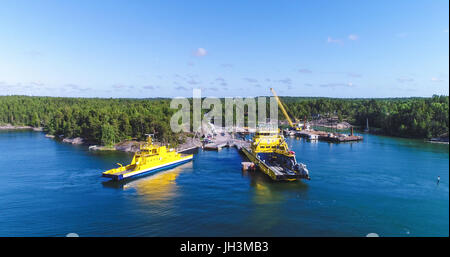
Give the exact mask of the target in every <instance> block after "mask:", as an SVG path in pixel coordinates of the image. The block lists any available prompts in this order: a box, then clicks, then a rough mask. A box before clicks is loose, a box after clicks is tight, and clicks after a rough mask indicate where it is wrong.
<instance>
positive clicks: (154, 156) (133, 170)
mask: <svg viewBox="0 0 450 257" xmlns="http://www.w3.org/2000/svg"><path fill="white" fill-rule="evenodd" d="M192 158H193V155H192V154H189V155H186V154H181V153H177V152H176V151H175V149H168V148H167V147H166V146H157V145H154V144H153V142H152V138H151V136H150V135H149V136H148V139H147V142H146V143H145V144H144V145H142V146H141V147H140V148H139V151H137V152H136V153H135V154H134V156H133V160H132V161H131V163H130V164H128V165H126V166H122V164H120V163H117V164H118V165H119V167H118V168H115V169H111V170H108V171H105V172H103V173H102V176H103V177H106V178H112V179H113V180H115V181H119V180H122V179H125V178H131V177H136V176H141V175H144V174H150V173H155V172H157V171H161V170H164V169H167V168H170V167H174V166H177V165H180V164H182V163H185V162H189V161H191V160H192Z"/></svg>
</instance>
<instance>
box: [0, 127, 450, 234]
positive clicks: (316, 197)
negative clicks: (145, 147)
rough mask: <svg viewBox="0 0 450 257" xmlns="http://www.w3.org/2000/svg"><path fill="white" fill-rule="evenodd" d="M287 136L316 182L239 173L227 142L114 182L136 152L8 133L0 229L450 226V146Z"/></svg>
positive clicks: (1, 157) (399, 230) (1, 135)
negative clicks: (111, 174) (110, 179)
mask: <svg viewBox="0 0 450 257" xmlns="http://www.w3.org/2000/svg"><path fill="white" fill-rule="evenodd" d="M288 142H289V145H290V146H291V147H292V148H293V150H294V151H296V153H297V156H298V159H299V161H302V162H304V163H306V164H307V165H308V168H309V170H310V173H311V177H312V180H311V181H306V182H294V183H273V182H271V181H269V180H268V179H266V177H265V176H263V175H261V174H260V173H249V174H243V173H242V172H241V167H240V162H241V156H240V155H239V154H238V153H237V151H236V150H235V149H224V150H222V151H221V152H206V151H205V152H202V151H199V153H198V154H197V155H196V156H195V159H194V161H193V162H192V163H188V164H184V165H182V166H179V167H177V168H175V169H173V170H170V171H165V172H162V173H159V174H157V175H154V176H149V177H143V178H140V179H137V180H133V181H131V182H129V183H126V184H117V183H104V181H106V179H104V178H101V177H100V174H101V172H102V171H103V170H106V169H110V168H112V167H114V166H115V163H116V162H122V163H127V162H128V161H130V159H131V157H132V156H131V155H129V154H125V153H114V152H89V151H88V150H87V148H86V147H83V146H72V145H68V144H62V143H59V142H56V141H54V140H51V139H47V138H45V137H44V134H42V133H37V132H31V131H21V132H18V131H14V132H13V131H9V132H6V131H3V132H0V166H1V167H2V169H1V170H0V175H1V178H0V236H65V235H66V234H67V233H71V232H73V233H78V234H79V235H80V236H365V235H366V234H368V233H370V232H374V233H378V234H379V235H380V236H448V235H449V184H448V181H449V147H448V145H440V144H430V143H424V142H422V141H418V140H409V139H397V138H390V137H382V136H374V135H365V140H364V141H363V142H360V143H353V144H328V143H324V142H318V143H309V142H306V141H303V140H296V139H288ZM437 176H440V177H441V182H440V184H439V185H437V183H436V178H437ZM102 182H103V183H102Z"/></svg>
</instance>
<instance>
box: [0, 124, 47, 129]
mask: <svg viewBox="0 0 450 257" xmlns="http://www.w3.org/2000/svg"><path fill="white" fill-rule="evenodd" d="M29 129H31V130H33V131H43V128H42V127H32V126H20V125H11V124H6V125H0V130H29Z"/></svg>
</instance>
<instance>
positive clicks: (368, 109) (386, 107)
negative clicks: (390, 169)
mask: <svg viewBox="0 0 450 257" xmlns="http://www.w3.org/2000/svg"><path fill="white" fill-rule="evenodd" d="M281 99H282V101H283V103H284V105H285V107H286V109H287V111H288V113H289V115H290V116H291V117H292V118H297V120H304V119H305V118H306V119H307V120H308V121H309V122H311V124H313V126H314V125H319V126H324V127H329V128H335V129H348V128H350V127H351V126H353V127H359V128H364V127H365V125H366V121H367V120H368V121H369V124H370V127H371V129H372V128H374V129H375V128H376V129H375V131H372V132H374V133H375V134H380V135H387V136H395V137H404V138H416V139H425V140H428V141H430V142H448V126H449V125H448V117H449V116H448V115H449V108H448V106H449V97H448V96H437V95H434V96H433V97H427V98H418V97H411V98H383V99H339V98H319V97H281ZM189 100H190V101H191V103H192V99H189ZM170 101H171V99H169V98H150V99H123V98H119V99H113V98H110V99H106V98H66V97H38V96H0V130H6V129H9V130H11V129H32V130H37V131H44V132H45V133H46V134H47V135H46V136H47V137H49V138H55V139H58V140H61V141H63V142H65V143H71V144H85V145H89V146H91V149H92V150H114V149H115V150H119V151H135V150H136V149H137V148H138V145H139V142H142V141H145V138H146V135H147V134H154V138H155V141H156V142H160V143H161V144H170V145H171V146H173V147H174V148H180V147H183V146H185V147H188V146H193V145H198V144H199V142H200V140H199V139H196V141H195V142H194V139H193V138H192V134H189V133H173V132H172V131H171V129H170V118H171V117H172V115H173V114H174V113H175V112H177V111H178V110H177V109H171V108H170ZM221 101H222V102H223V101H224V99H223V98H222V99H221ZM268 105H269V103H267V107H268ZM208 111H209V110H202V113H205V112H208ZM191 115H192V109H191ZM278 115H279V117H278V118H279V120H280V121H283V120H284V116H283V114H282V113H281V112H279V113H278ZM222 116H223V117H224V116H225V115H222ZM245 119H247V117H245ZM328 120H331V121H332V122H335V123H336V124H337V125H336V126H334V125H333V123H331V124H328V123H327V122H328ZM191 121H192V118H191Z"/></svg>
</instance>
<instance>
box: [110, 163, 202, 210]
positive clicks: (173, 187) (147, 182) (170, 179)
mask: <svg viewBox="0 0 450 257" xmlns="http://www.w3.org/2000/svg"><path fill="white" fill-rule="evenodd" d="M192 167H193V166H192V162H188V163H185V164H183V165H180V166H177V167H175V168H173V169H170V170H166V171H161V172H158V173H156V174H152V175H148V176H145V177H138V178H135V179H132V180H125V181H107V182H103V186H105V187H111V188H118V189H123V190H135V191H136V192H137V194H138V195H139V196H141V197H140V198H142V199H143V200H144V201H150V202H158V201H167V200H171V199H173V198H174V197H175V196H176V195H177V184H176V179H177V177H178V175H179V174H180V173H181V172H185V171H186V170H192Z"/></svg>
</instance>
